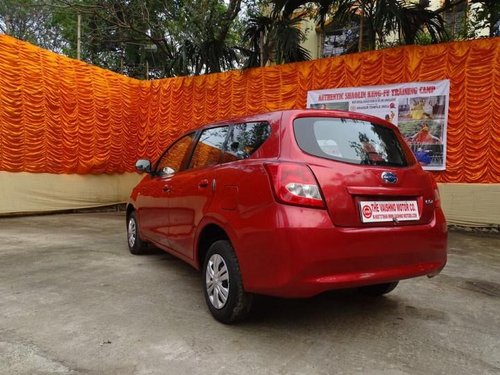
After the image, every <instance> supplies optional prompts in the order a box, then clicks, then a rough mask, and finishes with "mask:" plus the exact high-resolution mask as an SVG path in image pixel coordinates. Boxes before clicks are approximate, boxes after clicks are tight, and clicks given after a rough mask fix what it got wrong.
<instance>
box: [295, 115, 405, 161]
mask: <svg viewBox="0 0 500 375" xmlns="http://www.w3.org/2000/svg"><path fill="white" fill-rule="evenodd" d="M293 127H294V132H295V138H296V140H297V144H298V145H299V147H300V148H301V149H302V151H305V152H306V153H308V154H312V155H315V156H318V157H320V158H326V159H333V160H339V161H343V162H347V163H351V164H364V165H388V166H395V167H405V166H407V165H408V164H409V161H408V158H407V157H406V156H405V151H404V149H403V147H402V145H401V144H400V142H399V140H398V138H397V136H396V134H395V132H394V131H393V130H392V129H390V128H388V127H385V126H382V125H378V124H374V123H371V122H367V121H362V120H354V119H346V118H329V117H307V118H300V119H296V120H295V121H294V124H293Z"/></svg>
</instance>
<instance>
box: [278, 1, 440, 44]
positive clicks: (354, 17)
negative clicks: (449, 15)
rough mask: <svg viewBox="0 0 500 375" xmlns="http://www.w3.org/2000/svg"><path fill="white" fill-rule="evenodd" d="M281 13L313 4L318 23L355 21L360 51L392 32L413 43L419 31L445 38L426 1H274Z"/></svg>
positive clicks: (285, 13) (437, 16) (385, 37)
mask: <svg viewBox="0 0 500 375" xmlns="http://www.w3.org/2000/svg"><path fill="white" fill-rule="evenodd" d="M275 3H276V8H277V9H281V10H282V12H283V14H284V15H287V14H293V12H296V11H297V10H298V9H300V8H301V7H304V6H307V5H308V4H309V5H310V4H314V6H315V13H316V19H317V21H318V24H319V25H321V26H323V25H324V24H325V21H326V20H329V21H331V22H332V23H333V24H334V25H336V26H337V27H343V26H345V25H349V24H352V22H358V23H359V25H360V38H361V41H360V48H359V49H360V50H374V49H376V48H378V46H380V45H384V44H385V42H386V39H387V35H391V34H392V35H395V37H396V39H398V40H399V41H400V43H402V44H413V43H415V41H416V40H417V36H418V35H419V34H420V33H424V32H425V33H428V34H429V36H430V38H431V39H432V41H433V42H435V43H436V42H438V41H440V40H442V39H443V38H444V37H445V28H444V22H443V19H442V17H441V16H440V15H439V13H438V12H436V11H432V10H430V9H428V7H429V1H428V0H420V1H418V2H416V3H411V2H406V1H402V0H320V1H307V0H276V1H275Z"/></svg>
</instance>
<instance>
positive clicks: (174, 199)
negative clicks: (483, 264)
mask: <svg viewBox="0 0 500 375" xmlns="http://www.w3.org/2000/svg"><path fill="white" fill-rule="evenodd" d="M136 168H137V170H138V171H139V172H145V173H146V175H145V176H144V178H143V179H142V181H141V182H140V183H139V184H138V185H137V186H136V187H135V188H134V190H133V191H132V194H131V197H130V202H129V203H128V206H127V235H128V245H129V248H130V251H131V253H132V254H140V253H141V252H142V251H143V249H144V247H145V246H146V245H147V244H148V243H150V244H153V245H155V246H157V247H159V248H161V249H163V250H165V251H167V252H169V253H171V254H173V255H175V256H177V257H179V258H181V259H182V260H184V261H186V262H188V263H189V264H191V265H192V266H193V267H195V268H197V269H201V271H202V273H203V280H204V282H203V285H204V287H203V291H204V294H205V298H206V301H207V304H208V308H209V309H210V311H211V313H212V314H213V316H214V317H215V318H216V319H217V320H219V321H221V322H223V323H231V322H233V321H236V320H239V319H241V318H243V317H244V316H245V315H246V314H247V313H248V312H249V310H250V306H251V303H252V295H254V294H265V295H271V296H280V297H309V296H314V295H316V294H319V293H322V292H324V291H327V290H332V289H339V288H353V287H355V288H359V289H360V290H361V291H363V292H364V293H367V294H370V295H382V294H385V293H388V292H390V291H391V290H393V289H394V288H395V287H396V285H397V283H398V281H399V280H402V279H407V278H411V277H416V276H422V275H427V276H434V275H436V274H438V273H439V272H440V271H441V269H442V268H443V267H444V265H445V263H446V248H447V226H446V221H445V218H444V215H443V212H442V210H441V207H440V199H439V192H438V188H437V185H436V183H435V181H434V179H433V177H432V175H431V174H429V173H427V172H425V171H423V170H422V168H421V166H420V165H419V163H418V162H417V161H416V160H415V157H414V155H413V154H412V152H411V150H410V149H409V147H408V146H407V145H406V143H405V141H404V140H403V138H402V136H401V134H400V133H399V131H398V129H397V128H396V127H395V126H394V125H392V124H390V123H388V122H386V121H384V120H381V119H379V118H376V117H371V116H367V115H362V114H357V113H350V112H340V111H330V110H291V111H282V112H273V113H267V114H262V115H255V116H249V117H243V118H238V119H235V120H232V121H224V122H220V123H217V124H212V125H208V126H204V127H201V128H200V129H197V130H193V131H191V132H189V133H187V134H185V135H183V136H182V137H180V138H179V139H178V140H177V141H175V142H174V143H173V144H172V145H171V146H170V147H168V148H167V149H166V150H165V152H164V153H163V155H161V157H160V158H159V159H158V161H156V162H155V163H154V164H151V163H150V161H148V160H139V161H138V162H137V164H136Z"/></svg>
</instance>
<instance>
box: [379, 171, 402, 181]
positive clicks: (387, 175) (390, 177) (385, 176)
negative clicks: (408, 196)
mask: <svg viewBox="0 0 500 375" xmlns="http://www.w3.org/2000/svg"><path fill="white" fill-rule="evenodd" d="M381 177H382V180H383V181H384V182H387V183H388V184H395V183H396V182H398V176H396V173H392V172H383V173H382V175H381Z"/></svg>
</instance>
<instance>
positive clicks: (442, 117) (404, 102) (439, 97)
mask: <svg viewBox="0 0 500 375" xmlns="http://www.w3.org/2000/svg"><path fill="white" fill-rule="evenodd" d="M449 96H450V81H449V80H443V81H433V82H408V83H398V84H392V85H382V86H364V87H348V88H339V89H326V90H314V91H309V92H308V93H307V107H308V108H323V109H336V110H343V111H352V112H359V113H364V114H368V115H372V116H377V117H380V118H382V119H384V120H386V121H389V122H391V123H393V124H394V125H396V126H397V127H398V128H399V130H400V132H401V134H402V135H403V137H404V138H405V140H406V141H407V143H408V145H409V146H410V148H411V149H412V151H413V153H414V154H415V156H416V158H417V160H418V161H419V163H420V164H421V165H422V166H423V168H424V169H427V170H445V169H446V127H447V122H448V103H449Z"/></svg>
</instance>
